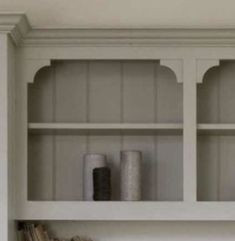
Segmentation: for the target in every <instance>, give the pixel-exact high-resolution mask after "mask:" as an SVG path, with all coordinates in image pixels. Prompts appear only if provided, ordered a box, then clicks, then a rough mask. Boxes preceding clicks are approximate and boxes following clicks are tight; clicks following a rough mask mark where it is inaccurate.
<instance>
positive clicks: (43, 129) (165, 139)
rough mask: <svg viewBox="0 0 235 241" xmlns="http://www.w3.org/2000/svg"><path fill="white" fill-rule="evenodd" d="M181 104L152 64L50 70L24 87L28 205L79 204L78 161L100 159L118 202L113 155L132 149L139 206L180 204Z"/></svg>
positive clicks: (165, 74)
mask: <svg viewBox="0 0 235 241" xmlns="http://www.w3.org/2000/svg"><path fill="white" fill-rule="evenodd" d="M182 98H183V95H182V84H179V83H177V81H176V79H175V76H174V74H173V73H172V71H170V70H169V69H166V68H164V67H160V64H159V61H149V60H145V61H143V60H142V61H136V60H135V61H132V60H129V61H127V60H125V61H122V60H117V61H114V60H112V61H109V60H106V61H76V60H73V61H68V60H65V61H54V62H52V63H51V66H50V67H47V68H44V69H42V70H40V71H39V72H38V73H37V75H36V77H35V81H34V83H32V84H29V85H28V110H29V114H28V118H29V121H30V122H29V124H28V127H29V129H28V131H29V137H28V160H29V161H28V198H29V200H33V201H40V200H41V201H52V200H54V201H82V200H83V197H82V193H83V190H82V187H83V180H82V177H83V175H82V171H83V156H84V154H85V153H104V154H107V157H108V163H109V166H110V168H111V172H112V192H113V195H112V196H113V197H112V200H113V201H120V151H121V150H126V149H137V150H141V151H142V153H143V163H142V199H143V201H154V200H155V201H182V200H183V174H182V172H183V162H182V160H183V145H182V144H183V143H182V139H183V138H182V133H183V124H182V118H183V116H182V111H183V105H182ZM166 107H167V108H166ZM33 121H35V122H36V123H35V124H34V123H33ZM47 121H50V123H47ZM61 122H63V123H61ZM159 122H161V123H162V122H163V124H161V123H159ZM172 123H173V124H172Z"/></svg>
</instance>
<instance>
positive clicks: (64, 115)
mask: <svg viewBox="0 0 235 241" xmlns="http://www.w3.org/2000/svg"><path fill="white" fill-rule="evenodd" d="M54 88H55V89H54V92H55V99H54V118H55V121H56V122H85V121H86V117H87V63H86V62H77V61H63V62H62V61H61V62H59V63H56V65H55V87H54ZM54 142H55V143H54V160H53V161H54V172H55V174H54V175H55V179H54V182H55V183H54V187H55V190H54V195H55V199H56V200H82V193H83V190H82V187H83V185H82V177H83V175H82V170H83V155H84V154H85V152H86V148H87V147H86V138H85V137H84V136H76V135H74V136H66V135H62V136H55V138H54Z"/></svg>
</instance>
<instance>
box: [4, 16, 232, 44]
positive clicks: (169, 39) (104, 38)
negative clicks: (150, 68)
mask: <svg viewBox="0 0 235 241" xmlns="http://www.w3.org/2000/svg"><path fill="white" fill-rule="evenodd" d="M0 33H4V34H9V35H10V36H11V38H12V39H13V41H14V42H15V44H16V45H21V46H26V47H27V46H35V47H36V46H132V45H133V46H151V45H153V46H184V47H185V46H221V47H222V46H233V47H235V27H218V28H216V27H206V28H197V27H192V28H189V27H187V28H185V27H164V26H162V27H159V28H156V29H153V28H149V29H148V28H145V29H133V28H132V29H127V28H126V29H111V28H110V29H107V28H106V29H85V28H80V29H79V28H44V29H43V28H41V29H39V28H31V26H30V24H29V21H28V19H27V17H26V15H25V14H23V13H6V12H4V13H0Z"/></svg>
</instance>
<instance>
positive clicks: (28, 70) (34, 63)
mask: <svg viewBox="0 0 235 241" xmlns="http://www.w3.org/2000/svg"><path fill="white" fill-rule="evenodd" d="M46 66H51V60H50V59H33V60H32V59H29V60H27V61H26V63H25V73H24V79H25V81H26V83H33V82H34V78H35V75H36V74H37V72H38V71H39V70H40V69H41V68H43V67H46Z"/></svg>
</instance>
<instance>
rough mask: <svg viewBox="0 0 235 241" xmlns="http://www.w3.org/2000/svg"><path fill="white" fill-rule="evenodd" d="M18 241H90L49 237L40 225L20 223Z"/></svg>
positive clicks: (77, 237)
mask: <svg viewBox="0 0 235 241" xmlns="http://www.w3.org/2000/svg"><path fill="white" fill-rule="evenodd" d="M18 241H92V240H91V239H89V238H85V239H84V238H81V237H80V236H74V237H72V238H57V237H51V236H50V235H49V233H48V231H47V229H46V228H45V227H44V226H43V225H41V224H34V223H29V222H21V223H19V227H18Z"/></svg>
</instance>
